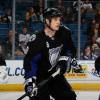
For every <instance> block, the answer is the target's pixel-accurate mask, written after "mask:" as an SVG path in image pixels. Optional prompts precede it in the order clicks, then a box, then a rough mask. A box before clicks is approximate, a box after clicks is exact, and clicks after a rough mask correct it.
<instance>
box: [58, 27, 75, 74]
mask: <svg viewBox="0 0 100 100" xmlns="http://www.w3.org/2000/svg"><path fill="white" fill-rule="evenodd" d="M61 32H62V33H63V35H62V38H63V48H62V51H61V54H60V55H61V56H60V57H59V59H58V63H57V66H59V67H61V71H62V73H63V74H64V73H65V72H66V71H67V72H69V71H70V67H71V64H73V59H74V62H75V61H76V60H75V57H76V48H75V46H74V43H73V41H72V38H71V32H70V30H69V29H68V28H67V27H64V26H62V28H61Z"/></svg>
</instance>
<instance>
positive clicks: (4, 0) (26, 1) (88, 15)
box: [0, 0, 100, 60]
mask: <svg viewBox="0 0 100 100" xmlns="http://www.w3.org/2000/svg"><path fill="white" fill-rule="evenodd" d="M45 2H46V4H45ZM55 5H56V6H55ZM80 5H81V9H80V12H81V13H80V17H81V35H80V45H81V48H80V54H81V55H80V59H81V60H95V59H96V58H97V57H98V56H100V1H99V0H81V1H80ZM45 6H47V7H58V9H60V10H61V11H62V13H63V16H64V17H63V22H62V23H63V24H64V25H65V26H67V27H68V28H70V29H71V35H72V38H73V41H74V44H75V46H76V48H77V47H78V43H77V42H78V41H77V40H78V39H77V38H78V10H79V8H78V1H77V0H76V1H75V0H69V1H68V0H16V9H15V15H16V16H15V23H16V29H15V59H23V57H24V56H25V54H26V53H27V50H28V49H27V43H28V42H29V41H31V40H32V39H34V38H35V35H34V34H37V33H38V32H40V31H41V30H42V29H43V10H44V9H45V8H46V7H45ZM12 42H13V31H12V0H0V53H3V54H4V56H5V58H6V59H11V57H12Z"/></svg>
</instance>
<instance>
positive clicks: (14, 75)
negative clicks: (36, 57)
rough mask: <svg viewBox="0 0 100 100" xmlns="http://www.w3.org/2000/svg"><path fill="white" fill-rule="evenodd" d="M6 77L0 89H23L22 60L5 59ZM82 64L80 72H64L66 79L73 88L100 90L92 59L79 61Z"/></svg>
mask: <svg viewBox="0 0 100 100" xmlns="http://www.w3.org/2000/svg"><path fill="white" fill-rule="evenodd" d="M6 63H7V68H6V69H7V75H8V76H7V78H5V80H4V81H3V80H2V81H1V84H0V91H23V90H24V78H23V76H24V69H23V61H22V60H7V61H6ZM79 64H81V65H82V69H83V70H82V72H81V73H75V72H73V71H71V72H70V73H68V74H65V77H66V79H67V80H68V81H69V83H70V84H71V85H72V87H73V88H74V89H75V90H91V91H93V90H96V91H100V78H98V77H97V76H95V75H94V74H93V71H94V61H79Z"/></svg>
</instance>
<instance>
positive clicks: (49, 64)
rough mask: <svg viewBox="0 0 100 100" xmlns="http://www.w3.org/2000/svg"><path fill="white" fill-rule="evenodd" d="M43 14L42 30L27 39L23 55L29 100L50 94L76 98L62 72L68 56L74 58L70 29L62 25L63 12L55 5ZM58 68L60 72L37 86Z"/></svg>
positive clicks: (46, 99) (62, 99)
mask: <svg viewBox="0 0 100 100" xmlns="http://www.w3.org/2000/svg"><path fill="white" fill-rule="evenodd" d="M43 17H44V30H43V31H42V32H40V33H39V34H36V38H34V40H33V41H32V42H30V43H28V47H29V50H28V52H27V54H26V56H25V58H24V65H23V66H24V69H25V80H26V84H25V91H26V93H27V94H28V95H29V97H30V100H33V99H34V98H35V100H50V95H51V96H52V97H53V98H55V100H76V94H75V92H74V91H73V89H72V88H71V86H70V84H69V83H68V82H67V80H66V79H65V77H64V75H63V74H64V73H65V72H66V68H67V67H66V64H67V63H68V56H70V57H71V58H73V57H75V54H76V49H75V47H74V45H73V42H72V39H71V35H70V30H69V29H68V28H66V27H64V26H62V25H61V20H62V13H61V12H60V11H59V10H58V9H57V8H47V9H46V10H45V11H44V14H43ZM59 68H60V71H59V74H58V75H56V76H55V77H54V78H52V79H51V80H50V81H49V82H48V83H47V84H45V86H43V87H41V88H38V87H36V86H37V84H38V83H40V82H41V81H43V80H45V79H47V78H49V77H50V76H51V75H52V74H53V73H55V72H56V71H57V70H58V69H59ZM33 87H36V88H34V89H33ZM32 93H33V94H32Z"/></svg>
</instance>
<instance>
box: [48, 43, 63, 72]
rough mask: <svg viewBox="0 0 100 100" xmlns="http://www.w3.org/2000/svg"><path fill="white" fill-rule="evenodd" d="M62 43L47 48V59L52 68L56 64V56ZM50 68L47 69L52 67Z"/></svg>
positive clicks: (58, 54)
mask: <svg viewBox="0 0 100 100" xmlns="http://www.w3.org/2000/svg"><path fill="white" fill-rule="evenodd" d="M62 46H63V45H60V46H58V47H56V48H52V49H49V61H50V64H51V65H52V68H53V67H54V66H55V65H56V63H57V60H58V57H59V56H60V52H61V48H62ZM52 68H50V69H49V71H50V70H51V69H52Z"/></svg>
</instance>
